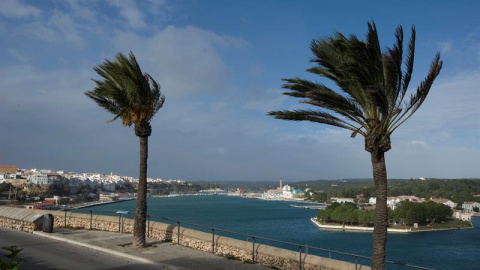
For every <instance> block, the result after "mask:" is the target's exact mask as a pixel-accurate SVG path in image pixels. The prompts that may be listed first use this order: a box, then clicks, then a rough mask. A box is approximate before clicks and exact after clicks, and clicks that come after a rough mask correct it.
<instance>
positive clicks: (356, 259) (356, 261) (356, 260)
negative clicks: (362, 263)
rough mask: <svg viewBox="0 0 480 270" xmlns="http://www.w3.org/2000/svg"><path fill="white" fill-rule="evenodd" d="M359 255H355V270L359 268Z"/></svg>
mask: <svg viewBox="0 0 480 270" xmlns="http://www.w3.org/2000/svg"><path fill="white" fill-rule="evenodd" d="M357 263H358V257H357V256H355V270H357Z"/></svg>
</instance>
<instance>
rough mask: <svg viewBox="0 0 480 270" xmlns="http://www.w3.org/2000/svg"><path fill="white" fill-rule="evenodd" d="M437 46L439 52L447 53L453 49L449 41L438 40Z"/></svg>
mask: <svg viewBox="0 0 480 270" xmlns="http://www.w3.org/2000/svg"><path fill="white" fill-rule="evenodd" d="M438 46H439V47H440V52H441V53H449V52H451V51H452V49H453V44H452V43H451V42H449V41H446V42H440V43H439V44H438Z"/></svg>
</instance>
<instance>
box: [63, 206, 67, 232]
mask: <svg viewBox="0 0 480 270" xmlns="http://www.w3.org/2000/svg"><path fill="white" fill-rule="evenodd" d="M63 223H64V225H63V227H65V228H66V227H67V208H65V219H64V221H63Z"/></svg>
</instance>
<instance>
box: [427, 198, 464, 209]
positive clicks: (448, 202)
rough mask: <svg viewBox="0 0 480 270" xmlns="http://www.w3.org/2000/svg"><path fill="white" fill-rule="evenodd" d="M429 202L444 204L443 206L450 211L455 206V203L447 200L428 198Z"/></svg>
mask: <svg viewBox="0 0 480 270" xmlns="http://www.w3.org/2000/svg"><path fill="white" fill-rule="evenodd" d="M430 200H431V201H432V202H436V203H441V204H444V205H446V206H448V207H450V208H452V209H453V208H455V207H456V206H457V204H456V203H454V202H452V201H451V200H449V199H435V198H430Z"/></svg>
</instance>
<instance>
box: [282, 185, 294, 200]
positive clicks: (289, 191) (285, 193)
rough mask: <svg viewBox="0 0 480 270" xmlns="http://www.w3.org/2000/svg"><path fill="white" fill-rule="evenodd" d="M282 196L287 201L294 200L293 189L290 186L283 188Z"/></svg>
mask: <svg viewBox="0 0 480 270" xmlns="http://www.w3.org/2000/svg"><path fill="white" fill-rule="evenodd" d="M282 196H283V198H286V199H292V198H293V193H292V189H291V188H290V186H289V185H285V186H283V188H282Z"/></svg>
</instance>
